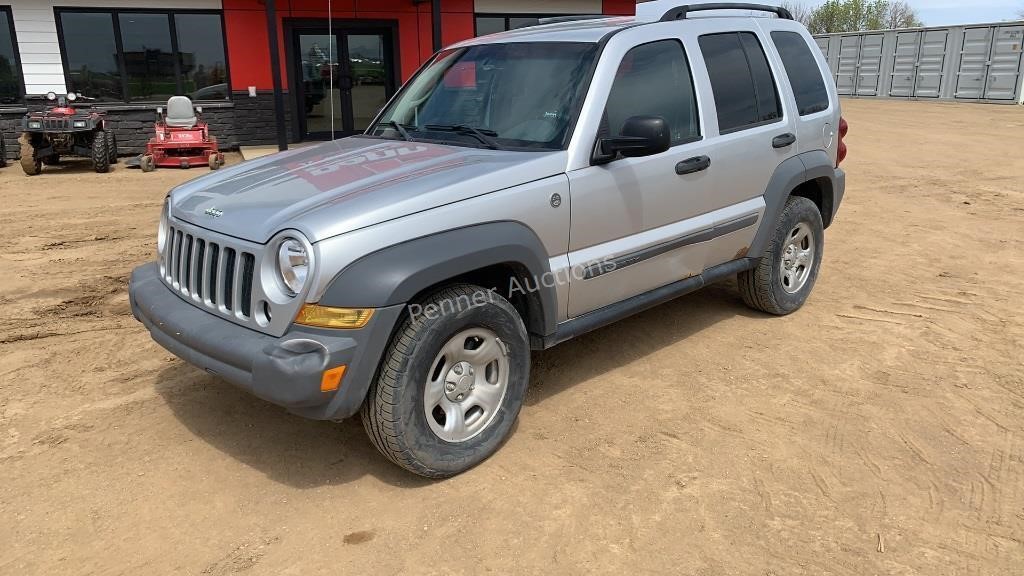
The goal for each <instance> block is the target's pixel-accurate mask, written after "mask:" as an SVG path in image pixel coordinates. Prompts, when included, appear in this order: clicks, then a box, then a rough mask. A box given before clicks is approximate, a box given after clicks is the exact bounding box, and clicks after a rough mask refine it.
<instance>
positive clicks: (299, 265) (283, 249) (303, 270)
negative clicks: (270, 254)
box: [277, 238, 309, 295]
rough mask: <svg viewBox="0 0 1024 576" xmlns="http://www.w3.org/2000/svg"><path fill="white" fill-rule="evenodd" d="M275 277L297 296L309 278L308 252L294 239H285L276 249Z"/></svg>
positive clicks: (303, 245)
mask: <svg viewBox="0 0 1024 576" xmlns="http://www.w3.org/2000/svg"><path fill="white" fill-rule="evenodd" d="M277 275H278V276H279V277H280V279H281V282H282V283H283V284H284V285H285V287H287V288H288V290H289V291H290V292H291V293H292V295H296V294H299V293H300V292H302V289H303V288H304V287H305V286H306V279H307V278H308V277H309V252H307V251H306V245H305V244H303V243H302V242H300V241H299V240H296V239H295V238H285V239H284V240H282V241H281V244H280V245H279V246H278V248H277Z"/></svg>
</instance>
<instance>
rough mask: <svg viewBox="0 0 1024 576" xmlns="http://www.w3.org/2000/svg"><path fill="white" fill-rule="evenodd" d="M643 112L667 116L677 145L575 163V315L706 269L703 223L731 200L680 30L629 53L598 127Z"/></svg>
mask: <svg viewBox="0 0 1024 576" xmlns="http://www.w3.org/2000/svg"><path fill="white" fill-rule="evenodd" d="M640 115H644V116H661V117H662V118H664V119H665V120H666V121H667V123H668V126H669V129H670V131H671V135H672V146H671V148H670V149H669V150H668V151H666V152H663V153H660V154H656V155H653V156H647V157H642V158H619V159H617V160H614V161H612V162H610V163H608V164H604V165H596V166H590V167H587V168H584V169H582V170H576V171H573V172H570V173H569V180H570V189H571V192H572V202H571V212H572V224H571V228H570V241H569V263H570V265H571V266H572V268H573V270H574V274H573V280H572V286H571V289H570V295H569V311H568V312H569V317H570V318H572V317H576V316H579V315H582V314H585V313H587V312H590V311H592V310H596V309H598V308H602V307H604V306H607V305H609V304H613V303H615V302H618V301H621V300H624V299H627V298H629V297H631V296H636V295H638V294H642V293H644V292H647V291H650V290H653V289H655V288H658V287H660V286H664V285H666V284H670V283H672V282H675V281H678V280H682V279H684V278H687V277H690V276H694V275H696V274H700V273H701V272H702V271H703V266H704V262H705V257H706V251H707V244H708V243H707V242H706V241H704V240H702V233H706V232H707V230H709V229H710V228H712V227H713V225H714V224H715V218H716V217H717V216H718V215H716V214H715V211H716V210H717V209H719V208H722V206H721V205H720V204H721V201H720V200H719V199H718V198H716V195H715V194H714V186H713V181H714V174H715V172H716V171H717V170H719V169H720V168H719V167H717V166H715V165H713V164H712V163H709V162H708V156H709V145H708V144H707V143H706V142H705V140H704V137H703V131H702V127H701V121H700V114H699V111H698V107H697V97H696V94H695V90H694V82H693V76H692V74H691V68H690V64H689V62H688V59H687V54H686V50H685V49H684V46H683V44H682V43H681V42H680V40H678V39H675V38H670V39H663V40H656V41H653V42H649V43H646V44H641V45H639V46H635V47H633V48H632V49H630V50H629V51H628V52H627V53H626V54H625V56H624V57H623V59H622V61H621V63H620V64H619V67H618V72H617V74H616V77H615V80H614V83H613V85H612V88H611V91H610V93H609V97H608V103H607V106H606V109H605V116H604V120H603V121H602V123H601V128H600V131H599V134H598V135H597V137H598V138H601V137H605V136H609V135H611V136H617V135H619V134H620V133H621V132H620V131H621V128H622V126H623V124H624V123H625V121H626V120H627V119H628V118H630V117H632V116H640ZM704 235H706V234H704ZM595 264H596V265H595Z"/></svg>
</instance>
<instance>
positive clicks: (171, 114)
mask: <svg viewBox="0 0 1024 576" xmlns="http://www.w3.org/2000/svg"><path fill="white" fill-rule="evenodd" d="M164 121H165V122H166V123H167V125H168V126H170V127H172V128H192V127H193V126H195V125H196V112H195V110H194V109H193V108H192V101H191V100H189V99H188V97H187V96H171V99H170V100H168V101H167V116H166V117H165V118H164Z"/></svg>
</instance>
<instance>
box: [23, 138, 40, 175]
mask: <svg viewBox="0 0 1024 576" xmlns="http://www.w3.org/2000/svg"><path fill="white" fill-rule="evenodd" d="M20 162H21V169H22V170H24V171H25V174H26V175H27V176H35V175H37V174H39V173H40V172H42V171H43V161H42V160H40V159H39V158H36V149H35V147H34V146H32V142H30V141H29V139H28V134H23V135H22V136H21V160H20Z"/></svg>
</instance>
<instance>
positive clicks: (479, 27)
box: [476, 16, 506, 36]
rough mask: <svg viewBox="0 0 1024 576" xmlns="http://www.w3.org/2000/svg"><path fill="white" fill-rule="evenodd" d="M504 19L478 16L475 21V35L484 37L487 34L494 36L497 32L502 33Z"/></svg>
mask: <svg viewBox="0 0 1024 576" xmlns="http://www.w3.org/2000/svg"><path fill="white" fill-rule="evenodd" d="M505 30H506V28H505V18H504V17H495V16H478V17H477V19H476V35H477V36H486V35H488V34H496V33H498V32H504V31H505Z"/></svg>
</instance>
